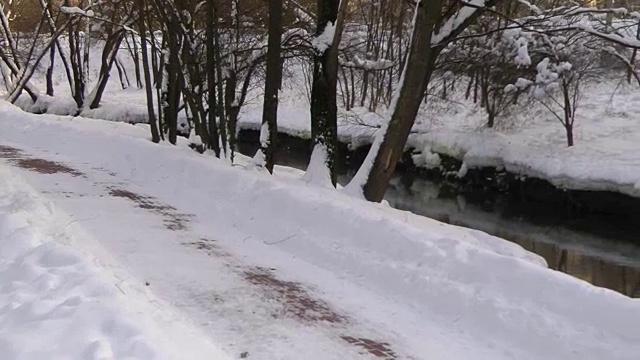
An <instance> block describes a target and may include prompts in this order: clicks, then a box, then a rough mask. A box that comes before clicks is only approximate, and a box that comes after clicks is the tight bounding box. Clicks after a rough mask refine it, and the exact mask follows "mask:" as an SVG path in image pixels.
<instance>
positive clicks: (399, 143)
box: [349, 0, 493, 202]
mask: <svg viewBox="0 0 640 360" xmlns="http://www.w3.org/2000/svg"><path fill="white" fill-rule="evenodd" d="M492 5H493V1H491V0H489V1H487V3H486V4H485V6H486V7H490V6H492ZM443 6H444V3H443V0H429V1H420V2H418V3H417V9H416V14H415V19H414V24H415V25H414V28H413V36H412V40H411V42H410V44H411V45H410V49H409V55H408V59H407V63H406V65H405V69H404V72H403V75H402V81H401V83H400V85H399V90H398V91H397V94H396V95H395V99H394V100H393V101H392V104H391V107H390V111H391V112H392V114H391V119H390V120H389V123H388V124H387V125H385V126H383V128H382V129H380V135H379V136H377V137H376V141H375V142H374V144H373V146H372V147H371V150H370V151H369V154H368V155H367V158H366V159H365V163H364V164H363V166H362V167H361V169H360V170H359V171H358V174H356V177H354V179H353V181H356V182H355V183H354V184H353V185H352V184H349V188H350V189H352V190H351V191H358V190H359V189H357V188H356V189H354V187H360V186H361V190H362V193H361V194H362V195H364V197H365V198H366V199H367V200H369V201H375V202H379V201H381V200H382V198H383V197H384V194H385V191H386V189H387V186H388V185H389V181H390V180H391V177H392V176H393V173H394V171H395V167H396V164H397V163H398V160H399V159H400V157H401V155H402V152H403V151H404V147H405V144H406V142H407V139H408V137H409V133H410V131H411V128H412V127H413V124H414V122H415V119H416V115H417V113H418V110H419V108H420V104H421V102H422V100H423V98H424V95H425V92H426V89H427V87H428V85H429V81H430V79H431V75H432V74H433V71H434V70H435V64H436V60H437V58H438V55H439V54H440V52H441V50H442V48H443V47H444V46H446V43H447V42H448V41H451V40H452V39H454V38H455V37H456V36H457V35H459V34H460V32H462V31H463V30H464V29H465V28H466V27H467V26H469V24H471V23H472V22H474V21H475V19H476V18H477V17H478V16H479V15H480V14H481V13H482V10H481V9H476V10H475V11H473V10H472V11H473V12H472V13H471V14H470V15H468V16H466V17H464V18H463V20H462V21H460V19H459V18H458V16H457V15H459V12H458V13H456V14H453V15H451V16H450V17H449V19H448V20H447V21H448V23H447V25H448V26H445V27H444V28H445V29H446V32H445V33H444V34H442V35H441V36H439V38H438V40H437V41H436V44H432V41H433V40H432V38H433V36H434V34H438V35H440V34H439V33H438V31H439V30H440V26H441V25H442V21H443V19H442V15H441V14H442V13H443ZM463 10H469V9H468V8H463V9H461V10H459V11H463ZM353 181H352V182H353Z"/></svg>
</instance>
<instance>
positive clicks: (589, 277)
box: [238, 136, 640, 298]
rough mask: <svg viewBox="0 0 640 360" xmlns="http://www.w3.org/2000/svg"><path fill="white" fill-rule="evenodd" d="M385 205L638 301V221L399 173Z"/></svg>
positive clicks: (285, 153)
mask: <svg viewBox="0 0 640 360" xmlns="http://www.w3.org/2000/svg"><path fill="white" fill-rule="evenodd" d="M252 137H253V136H252ZM251 140H253V139H251ZM256 140H257V139H256ZM281 144H283V145H284V146H283V148H284V150H282V151H279V152H278V153H277V154H276V159H277V160H276V162H277V163H278V164H279V165H283V166H289V167H294V168H298V169H302V170H304V169H306V167H307V164H308V160H309V154H308V151H305V150H300V148H299V146H297V145H294V146H286V142H281ZM238 150H239V152H241V153H243V154H245V155H248V156H253V155H254V154H255V151H256V150H257V141H242V138H240V142H239V144H238ZM352 172H353V171H352V170H348V169H344V170H343V171H342V173H341V174H340V176H339V182H340V183H341V184H343V185H344V184H346V183H347V182H348V181H349V180H350V178H351V176H352ZM385 199H386V200H387V201H388V202H389V204H390V205H391V206H393V207H394V208H397V209H400V210H406V211H410V212H412V213H414V214H418V215H422V216H426V217H429V218H432V219H436V220H439V221H442V222H446V223H449V224H452V225H458V226H463V227H467V228H472V229H477V230H480V231H484V232H486V233H489V234H491V235H494V236H498V237H500V238H503V239H506V240H508V241H511V242H514V243H516V244H518V245H520V246H522V247H523V248H525V249H526V250H528V251H531V252H533V253H536V254H538V255H540V256H542V257H543V258H544V259H545V260H546V261H547V263H548V265H549V268H551V269H553V270H556V271H561V272H563V273H566V274H569V275H571V276H574V277H576V278H579V279H582V280H584V281H588V282H590V283H591V284H594V285H596V286H600V287H604V288H608V289H611V290H614V291H617V292H619V293H622V294H624V295H627V296H630V297H635V298H640V222H636V221H629V220H628V219H621V218H620V217H616V216H607V215H600V214H589V215H584V214H576V215H571V214H566V212H564V211H561V210H558V209H555V208H554V206H552V205H545V204H539V203H527V202H522V201H514V200H513V199H511V198H510V197H509V196H503V197H498V198H496V197H491V198H490V199H488V197H487V196H485V195H484V194H483V193H481V192H476V193H471V194H469V193H468V192H466V193H464V194H462V193H459V192H457V191H456V190H455V189H453V188H451V187H448V186H447V185H446V184H440V183H436V182H435V181H431V180H428V179H425V178H422V177H420V176H419V175H415V174H397V175H396V176H395V177H394V179H393V180H392V182H391V184H390V186H389V189H388V190H387V193H386V195H385Z"/></svg>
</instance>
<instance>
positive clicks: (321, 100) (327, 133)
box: [308, 0, 348, 186]
mask: <svg viewBox="0 0 640 360" xmlns="http://www.w3.org/2000/svg"><path fill="white" fill-rule="evenodd" d="M317 4H318V26H317V29H316V38H319V37H321V36H322V35H324V36H326V34H325V31H327V28H328V26H333V27H335V30H334V36H333V39H332V42H331V43H330V44H321V45H320V46H319V47H320V48H316V51H315V55H314V59H313V62H314V66H313V83H312V86H311V136H312V138H313V144H314V149H313V151H314V152H318V154H320V153H321V154H322V155H323V156H325V159H324V162H325V164H326V167H327V170H328V172H329V178H330V180H331V183H332V184H333V185H334V186H335V184H336V181H337V174H336V164H337V155H338V154H337V149H338V117H337V110H338V109H337V104H336V87H337V82H338V45H339V43H340V37H341V33H342V22H343V21H344V13H345V12H346V9H347V4H348V0H342V1H340V0H318V2H317ZM339 13H342V14H340V15H341V16H340V17H339V16H338V15H339ZM312 158H313V156H312ZM308 174H309V172H308ZM311 176H313V175H311Z"/></svg>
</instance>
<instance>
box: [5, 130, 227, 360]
mask: <svg viewBox="0 0 640 360" xmlns="http://www.w3.org/2000/svg"><path fill="white" fill-rule="evenodd" d="M3 120H4V119H3ZM73 222H74V220H73V219H71V218H69V216H67V215H66V214H64V213H63V212H61V211H60V210H59V209H57V207H56V205H55V204H54V203H53V202H51V201H49V200H47V199H46V198H44V197H43V196H41V195H40V194H38V193H37V192H36V191H35V190H33V189H32V188H31V187H30V186H29V185H27V184H26V183H25V181H24V179H23V178H22V177H20V176H19V175H17V174H16V173H15V170H14V169H10V168H9V167H8V166H7V165H6V163H0V359H3V360H12V359H34V360H41V359H78V360H92V359H95V360H98V359H141V360H146V359H179V358H182V359H184V358H189V359H227V358H228V357H226V356H224V355H223V353H222V352H220V351H219V350H218V349H217V348H216V347H215V346H214V345H213V344H212V343H211V342H210V341H209V339H207V338H206V337H204V336H203V334H202V333H200V332H199V331H198V330H195V329H194V328H193V327H192V326H188V325H187V323H185V322H184V321H183V320H181V319H180V317H179V316H177V314H176V313H175V311H173V310H171V308H170V307H167V306H164V305H162V304H161V301H160V300H156V299H154V297H153V296H152V295H151V294H150V293H148V292H146V291H145V289H144V288H143V287H142V286H135V282H133V281H132V280H131V279H129V278H128V276H127V275H126V274H125V273H124V272H123V271H122V270H120V269H117V270H116V269H114V268H111V267H112V266H117V264H116V263H115V262H113V263H106V261H108V260H107V255H106V253H105V255H104V256H103V257H102V258H101V259H98V257H96V256H95V255H94V254H93V253H92V252H85V251H83V250H81V249H87V248H88V247H89V246H91V247H92V250H93V251H101V250H100V245H98V244H96V243H95V240H94V239H92V238H91V235H90V234H88V233H84V232H82V231H72V230H70V226H71V225H72V224H73Z"/></svg>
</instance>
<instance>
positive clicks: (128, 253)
mask: <svg viewBox="0 0 640 360" xmlns="http://www.w3.org/2000/svg"><path fill="white" fill-rule="evenodd" d="M0 145H1V146H3V148H0V149H3V150H2V152H1V153H0V157H1V158H3V159H0V163H1V164H2V167H3V168H2V172H1V173H0V177H1V178H2V182H3V184H4V183H6V184H8V185H5V186H3V189H2V190H1V191H0V193H1V194H3V195H2V196H0V199H1V201H2V203H1V204H2V206H3V208H2V209H3V211H4V212H5V213H6V212H10V213H15V212H17V211H14V210H11V211H9V210H5V209H21V206H26V209H30V208H29V207H34V208H35V210H33V211H31V210H29V211H26V212H21V213H20V214H18V215H11V216H15V218H16V219H17V220H11V221H13V222H9V225H3V227H2V232H0V234H1V236H2V238H0V241H2V243H3V244H4V243H7V244H12V247H10V248H7V249H6V250H5V247H4V246H3V247H1V248H0V278H2V279H4V278H6V277H9V278H12V279H13V278H14V277H21V276H23V277H24V279H23V280H20V281H18V282H17V283H7V282H4V281H3V282H2V283H1V285H0V286H1V287H0V317H2V316H7V315H5V314H9V315H8V316H16V317H18V316H24V317H26V318H27V319H28V320H30V319H31V318H30V317H32V318H36V320H37V321H36V322H33V321H26V322H24V323H21V326H20V327H14V326H10V325H7V324H10V323H7V322H6V321H5V320H4V319H3V318H0V320H1V321H0V358H2V359H23V358H28V357H26V356H22V353H20V352H22V351H25V350H24V349H25V348H26V349H28V348H29V347H30V346H33V347H37V346H40V347H41V348H42V349H43V351H60V352H61V353H60V358H69V357H73V355H69V354H66V353H65V354H63V352H65V350H64V349H65V348H66V349H69V348H73V351H76V352H77V351H80V350H83V349H86V348H90V344H91V343H90V341H97V340H99V339H101V344H102V343H108V344H109V346H110V347H111V348H112V349H124V350H113V351H114V355H113V356H111V357H110V356H109V355H108V353H107V355H103V358H117V359H120V358H126V356H125V355H132V356H135V355H138V358H146V357H145V356H146V352H147V351H148V352H155V353H156V354H157V355H158V357H162V356H164V357H167V358H174V359H197V358H207V357H208V358H216V356H217V355H218V352H217V350H216V348H215V347H212V346H211V343H214V344H215V345H216V346H217V347H218V348H220V349H221V350H222V351H224V352H225V353H226V354H229V356H230V357H235V358H238V357H243V356H248V358H249V359H268V360H271V359H360V358H362V359H365V358H370V359H372V358H381V359H393V358H397V359H492V360H493V359H562V360H567V359H580V360H584V359H594V360H596V359H597V360H601V359H629V360H635V359H637V358H638V354H640V327H639V326H638V324H639V323H640V301H639V300H633V299H630V298H628V297H625V296H622V295H620V294H618V293H615V292H613V291H609V290H606V289H601V288H596V287H594V286H592V285H590V284H588V283H586V282H582V281H580V280H577V279H574V278H572V277H570V276H568V275H564V274H562V273H558V272H554V271H551V270H548V269H547V268H546V267H545V266H544V263H543V261H542V260H541V258H539V257H538V256H536V255H533V254H531V253H528V252H525V251H524V250H522V249H521V248H520V247H518V246H516V245H514V244H511V243H509V242H506V241H504V240H501V239H498V238H495V237H492V236H489V235H487V234H485V233H482V232H478V231H473V230H467V229H463V228H458V227H454V226H449V225H446V224H442V223H439V222H437V221H434V220H430V219H427V218H423V217H419V216H416V215H413V214H411V213H408V212H402V211H398V210H394V209H392V208H389V207H385V206H383V205H377V204H370V203H366V202H363V201H360V200H357V199H353V198H350V197H348V196H346V195H344V194H342V193H341V192H338V191H335V190H328V189H320V188H314V187H311V186H309V185H307V184H306V183H304V182H302V181H300V180H299V178H298V175H296V172H292V171H284V170H283V169H280V170H281V171H280V173H281V176H276V177H272V176H269V175H267V174H264V173H260V172H256V171H255V170H251V169H243V167H242V166H234V167H231V166H229V165H228V164H227V163H225V162H222V161H217V160H215V159H213V158H212V157H211V156H209V155H199V154H196V153H195V152H193V151H191V150H188V149H187V148H186V144H184V143H181V144H180V145H179V146H177V147H173V146H169V145H166V144H160V145H155V144H152V143H151V142H150V141H149V140H148V129H147V128H146V127H145V126H144V125H138V126H130V125H126V124H121V123H110V122H104V121H96V120H90V119H85V118H69V117H58V116H53V115H42V116H37V115H30V114H27V113H24V112H22V111H20V110H19V109H17V108H15V107H12V106H10V105H8V104H7V103H4V102H0ZM14 149H18V150H20V151H18V150H14ZM63 165H64V166H63ZM4 188H8V189H9V190H5V189H4ZM32 189H33V190H32ZM34 191H35V192H37V194H36V193H34ZM21 192H26V193H29V194H31V195H30V197H27V196H24V195H17V196H14V195H12V194H16V193H21ZM12 197H14V198H15V197H17V198H22V199H29V198H35V199H36V200H34V202H35V204H32V203H31V202H30V201H26V200H25V201H18V202H17V203H15V201H11V200H8V199H10V198H12ZM43 198H44V199H43ZM43 203H45V204H49V205H47V206H45V205H41V204H43ZM7 204H11V205H7ZM38 204H40V205H38ZM50 209H53V210H51V211H53V215H50V214H49V213H50V212H51V211H50ZM56 214H67V215H64V216H65V217H66V219H69V220H68V221H67V220H66V219H65V220H60V218H57V217H56V216H57V215H56ZM3 216H5V215H3ZM25 218H26V220H25ZM50 218H52V219H50ZM3 219H4V217H3ZM20 219H23V220H24V221H29V220H28V219H33V220H31V221H34V222H43V223H45V224H51V226H54V228H55V226H57V228H55V229H56V230H54V231H46V230H39V229H42V228H46V226H45V225H39V226H36V227H35V229H34V230H33V232H35V233H36V234H34V235H33V236H31V235H30V234H29V232H30V231H31V230H24V232H22V230H21V231H18V232H15V233H14V231H12V229H15V228H16V227H17V226H16V225H12V224H14V223H15V222H17V221H23V220H20ZM47 219H50V220H47ZM3 224H4V222H3ZM18 226H19V227H22V225H18ZM5 229H8V230H5ZM36 230H37V231H36ZM67 233H70V234H72V235H74V236H77V235H75V234H82V235H81V236H79V237H76V238H73V239H70V238H67V237H66V235H64V234H67ZM60 234H62V235H60ZM40 244H45V245H44V248H43V249H42V250H37V251H36V252H35V255H33V256H32V257H29V256H24V255H20V254H25V252H27V253H28V252H29V251H35V250H30V249H34V248H35V249H37V248H38V246H41V245H40ZM47 249H53V250H47ZM40 251H42V252H43V253H44V254H47V252H46V251H50V252H53V255H51V256H50V257H49V258H47V256H43V255H42V254H38V252H40ZM58 251H59V252H58ZM61 254H65V255H64V256H62V255H61ZM43 259H44V260H43ZM47 259H49V260H50V261H47ZM61 259H64V260H65V261H61ZM14 263H17V264H20V265H11V264H14ZM61 263H62V264H63V265H64V264H67V265H68V266H65V267H60V266H59V265H60V264H61ZM7 264H8V265H7ZM41 273H47V274H50V275H47V276H48V277H47V276H45V279H44V280H47V279H48V282H47V281H44V282H45V284H49V285H47V286H49V287H54V288H53V289H49V288H47V286H44V287H42V285H40V283H39V281H42V280H38V275H39V274H41ZM69 274H71V275H69ZM74 274H75V275H74ZM65 276H69V277H70V278H71V277H73V276H77V277H78V279H80V280H77V281H79V282H80V285H78V287H74V286H73V284H74V283H73V281H66V278H65ZM7 284H13V285H7ZM58 284H61V285H60V286H61V287H56V286H58ZM94 284H99V285H94ZM146 284H148V286H147V285H146ZM116 285H118V286H116ZM8 286H15V287H19V289H16V290H20V289H23V290H20V291H14V290H13V289H12V288H8ZM32 288H33V289H32ZM96 288H97V289H105V290H104V293H103V292H100V291H91V290H92V289H96ZM114 288H115V289H114ZM27 289H30V290H27ZM118 289H121V290H122V291H119V290H118ZM107 290H108V291H107ZM16 294H17V295H16ZM20 294H26V295H29V296H24V295H20ZM34 294H35V295H34ZM6 296H15V298H12V299H11V300H10V301H5V300H4V299H5V297H6ZM74 296H79V299H78V298H77V297H74ZM96 296H97V298H96ZM65 302H66V304H65ZM60 304H62V305H60ZM52 308H53V309H54V310H51V309H52ZM68 308H71V310H69V309H68ZM14 309H18V310H14ZM20 309H24V310H23V311H24V313H21V312H20ZM16 311H17V312H16ZM73 311H75V313H74V312H73ZM43 313H44V314H47V315H42V314H43ZM14 314H15V315H14ZM60 314H62V315H64V316H62V317H61V318H60ZM74 314H76V315H74ZM168 314H169V315H168ZM56 316H58V318H57V320H52V319H50V318H53V319H56ZM109 319H117V320H111V322H109ZM105 320H107V325H104V322H103V321H105ZM38 321H39V322H44V323H39V322H38ZM49 321H51V322H52V323H53V322H54V321H55V322H56V323H57V324H62V325H61V327H62V328H65V327H66V328H72V329H74V332H72V333H71V334H70V335H68V336H61V333H62V330H60V329H61V327H60V326H57V327H56V328H55V331H56V332H55V333H52V331H51V330H50V328H48V327H47V326H50V325H49ZM113 323H115V324H116V325H111V326H110V325H109V324H113ZM122 323H126V324H129V325H126V326H125V325H120V324H122ZM183 328H184V331H175V329H183ZM121 329H124V330H121ZM21 332H22V334H24V336H22V335H20V334H21ZM73 334H76V335H73ZM78 334H80V335H78ZM202 334H204V336H205V337H206V338H203V337H202ZM27 335H30V336H27ZM14 336H17V337H19V338H20V341H22V343H19V344H20V345H19V346H15V344H16V343H15V340H14ZM55 336H58V337H57V338H55V340H48V339H50V338H49V337H55ZM81 336H82V337H81ZM42 338H44V339H45V340H43V339H42ZM133 339H135V340H133ZM187 340H188V341H187ZM76 341H77V342H79V343H82V344H83V346H84V347H76V346H74V345H73V344H74V342H76ZM132 343H137V344H140V346H139V347H138V346H134V348H132V347H131V344H132ZM383 343H384V344H383ZM7 344H11V346H12V349H13V350H5V349H6V348H8V347H9V345H7ZM54 344H55V345H57V347H56V346H54ZM101 346H102V345H101ZM139 349H142V350H139ZM165 349H167V350H165ZM171 350H176V351H178V350H192V352H193V355H190V354H189V355H187V354H179V355H175V352H172V351H171ZM11 351H18V353H17V354H16V353H11ZM117 351H124V353H120V352H118V353H116V352H117ZM136 351H144V353H142V355H141V353H139V352H138V353H137V352H136ZM73 354H75V353H73ZM120 354H123V355H120ZM212 354H214V355H212ZM149 357H151V356H149ZM51 358H55V357H51ZM79 358H86V357H82V356H81V355H80V357H79ZM96 358H100V357H99V356H98V357H96ZM134 358H135V357H134Z"/></svg>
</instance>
